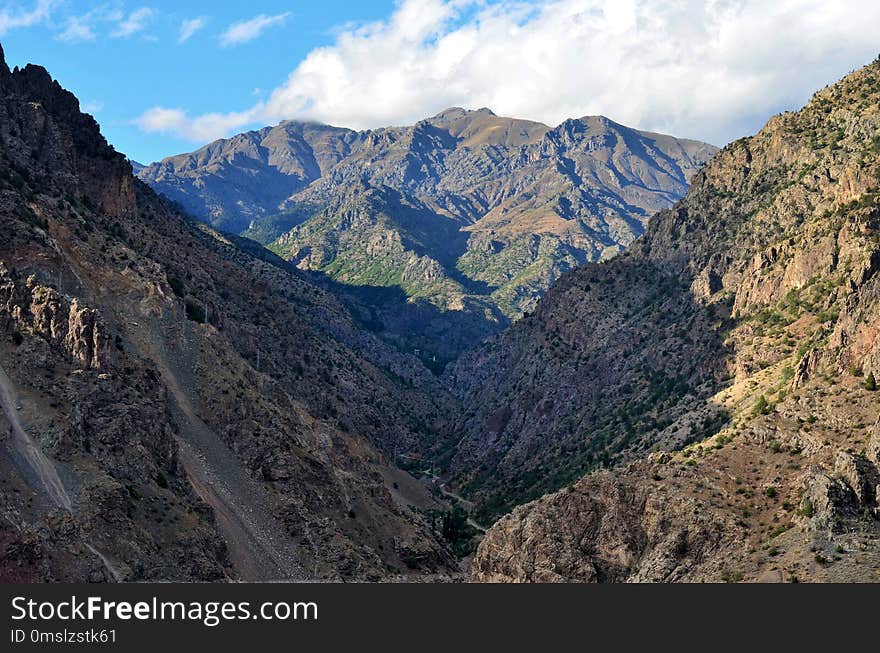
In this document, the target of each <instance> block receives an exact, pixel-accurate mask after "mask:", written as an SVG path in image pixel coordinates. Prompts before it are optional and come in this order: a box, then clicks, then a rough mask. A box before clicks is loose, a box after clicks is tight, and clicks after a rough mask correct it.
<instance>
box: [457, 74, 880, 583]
mask: <svg viewBox="0 0 880 653" xmlns="http://www.w3.org/2000/svg"><path fill="white" fill-rule="evenodd" d="M878 191H880V60H878V61H876V62H874V63H873V64H871V65H869V66H867V67H865V68H864V69H862V70H859V71H857V72H855V73H853V74H851V75H850V76H848V77H846V78H845V79H843V80H842V81H841V82H839V83H837V84H835V85H833V86H831V87H828V88H826V89H824V90H822V91H820V92H818V93H817V94H816V95H815V96H814V98H813V99H812V100H811V102H810V103H809V104H808V105H807V106H806V107H805V108H804V109H802V110H801V111H798V112H794V113H786V114H783V115H779V116H776V117H774V118H773V119H772V120H770V122H769V123H768V124H767V126H766V127H765V128H764V129H762V130H761V132H759V133H758V134H757V135H756V136H754V137H751V138H747V139H742V140H740V141H737V142H734V143H732V144H730V145H729V146H727V147H725V148H724V149H723V150H722V151H721V152H720V153H719V154H718V155H716V157H715V158H714V159H713V160H712V161H711V162H710V164H709V165H708V166H706V168H705V169H704V170H702V171H701V172H699V173H698V174H697V175H696V177H695V178H694V181H693V185H692V188H691V190H690V191H689V193H688V195H687V197H686V198H685V199H684V200H683V201H682V202H680V203H679V204H678V205H676V206H675V207H674V208H673V209H671V210H668V211H663V212H661V213H659V214H658V215H657V216H656V218H654V220H653V221H652V222H651V224H650V226H649V228H648V231H647V233H646V235H645V237H644V238H643V239H642V240H640V241H639V242H637V243H636V244H635V245H634V246H633V247H632V248H631V249H630V250H629V251H628V252H627V253H625V254H624V255H622V256H620V257H618V258H617V259H616V260H614V261H612V262H610V263H608V264H607V265H598V266H585V267H584V268H582V269H579V270H577V271H575V272H573V273H571V274H569V275H567V276H566V277H565V278H564V279H563V280H562V281H561V282H560V283H559V284H557V286H556V287H554V289H553V290H551V292H550V293H549V294H548V296H547V298H546V299H545V300H544V301H543V302H542V303H541V305H540V306H539V308H538V310H537V311H536V312H535V314H534V315H533V316H531V317H529V318H527V319H525V320H523V321H522V323H520V324H519V325H517V326H515V327H513V328H512V329H511V330H510V332H509V333H507V334H505V335H503V336H502V337H500V338H498V339H496V341H495V342H493V343H491V344H489V345H487V346H486V347H484V348H482V349H481V350H480V351H478V352H477V353H476V354H474V355H473V356H472V357H471V358H470V359H469V361H465V362H464V363H463V364H462V365H461V366H459V368H458V369H457V370H456V371H455V376H454V377H453V378H454V379H458V380H459V382H460V383H461V384H464V383H465V379H468V378H471V379H475V381H474V382H472V383H471V385H470V386H469V387H468V388H467V390H466V393H465V394H466V395H467V401H468V404H467V405H468V407H467V408H466V413H465V416H464V418H463V420H462V421H461V422H460V424H459V425H458V428H459V429H461V431H463V432H464V433H465V434H466V435H465V439H464V443H463V445H462V446H461V447H460V449H459V452H458V454H457V455H456V457H455V458H454V459H453V461H452V468H453V469H454V470H456V471H457V473H458V474H459V478H460V479H461V481H462V485H463V486H464V487H465V488H468V489H470V490H471V491H472V492H473V493H475V494H476V495H477V496H478V497H480V498H481V499H482V501H483V507H484V510H485V511H486V512H490V513H491V512H496V511H498V510H502V509H503V508H504V507H506V506H509V505H511V503H514V502H518V501H521V500H522V499H524V498H528V497H529V496H531V497H534V496H537V495H540V494H542V493H543V492H545V491H548V490H554V489H556V488H558V487H561V486H563V485H568V487H566V488H565V489H562V490H560V491H559V492H557V493H555V494H551V495H548V496H546V497H544V498H541V499H539V500H537V501H535V502H533V503H530V504H527V505H525V506H521V507H519V508H516V509H515V510H514V511H513V513H512V514H511V515H508V516H507V517H504V518H503V519H501V520H500V521H499V522H498V523H497V524H496V525H495V526H494V527H493V528H492V529H491V530H490V531H489V533H488V535H487V537H486V539H485V540H484V541H483V543H482V544H481V546H480V549H479V552H478V555H477V558H476V560H475V563H474V577H475V578H476V579H478V580H513V581H540V580H580V581H602V580H614V581H624V580H631V581H639V580H641V581H645V580H650V581H669V580H712V581H719V580H728V581H729V580H741V579H746V580H756V579H757V580H780V581H782V580H784V581H797V580H801V581H803V580H831V581H868V580H877V572H878V569H880V566H878V563H880V548H878V535H880V530H878V524H880V522H878V519H877V518H878V504H877V497H878V492H877V487H878V481H880V468H878V464H880V460H878V456H880V421H878V416H880V393H878V392H877V390H876V378H877V377H878V376H880V339H878V333H880V274H878V272H880V192H878ZM596 306H598V307H600V308H598V309H597V308H594V307H596ZM609 348H610V350H611V352H610V353H606V352H608V350H609ZM502 418H503V419H502ZM667 451H668V452H672V453H666V452H667ZM636 459H639V460H638V462H633V463H631V464H629V465H627V462H628V461H633V460H636ZM605 465H617V466H621V465H622V467H620V468H618V469H616V470H614V471H598V472H594V473H592V474H588V475H587V476H584V477H583V478H582V479H581V480H577V478H578V477H579V476H581V475H582V474H583V472H589V471H590V470H593V469H596V468H599V467H602V466H605ZM557 470H562V473H557ZM554 485H555V486H556V487H554Z"/></svg>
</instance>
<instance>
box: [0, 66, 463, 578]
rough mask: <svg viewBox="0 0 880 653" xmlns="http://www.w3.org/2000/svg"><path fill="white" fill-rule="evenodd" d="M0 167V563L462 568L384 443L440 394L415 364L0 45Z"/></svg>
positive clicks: (302, 570) (226, 569) (439, 402)
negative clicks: (141, 160)
mask: <svg viewBox="0 0 880 653" xmlns="http://www.w3.org/2000/svg"><path fill="white" fill-rule="evenodd" d="M0 162H2V163H0V233H2V235H3V237H2V238H0V400H2V415H0V434H2V435H0V451H2V455H0V467H2V473H0V479H2V480H0V498H2V502H0V503H2V510H3V516H4V519H3V520H0V542H2V546H0V577H2V578H3V579H4V580H53V581H54V580H69V581H81V580H127V581H136V580H173V579H176V580H220V579H224V578H240V579H251V580H253V579H282V578H288V579H305V578H316V577H318V578H336V579H344V578H351V579H383V578H390V577H395V576H397V575H399V574H408V575H419V576H424V575H426V574H433V573H438V574H441V575H444V576H448V575H449V574H450V573H451V572H454V570H455V562H454V560H453V558H452V557H451V555H450V554H449V553H448V551H447V550H446V548H445V545H444V544H443V543H442V542H441V540H440V538H439V536H437V535H436V534H435V533H434V532H433V531H432V529H431V528H430V526H429V525H428V524H427V522H426V521H425V520H424V519H423V518H422V517H421V515H420V514H419V513H418V511H417V510H416V509H414V508H413V507H412V505H413V504H416V505H419V506H422V507H424V506H429V507H430V506H435V505H436V502H435V501H434V499H433V498H432V497H431V496H430V495H429V494H428V493H427V492H426V491H425V490H424V489H423V488H422V487H421V486H420V485H419V484H418V483H415V482H414V481H413V480H412V479H411V478H410V477H408V476H407V475H406V474H405V473H403V472H401V471H399V470H396V469H394V468H393V467H391V466H390V465H389V463H388V462H386V457H385V453H383V452H388V453H394V452H396V451H407V450H409V448H411V447H412V446H414V443H417V442H420V441H422V440H423V439H424V438H426V437H429V436H430V435H431V434H432V433H435V432H436V430H437V429H438V428H439V424H440V420H441V417H442V416H443V415H445V414H447V413H448V412H449V410H450V409H449V408H448V402H449V401H450V400H449V398H448V397H447V396H446V395H445V393H444V392H443V391H442V389H441V388H440V387H439V385H438V384H437V382H436V380H435V378H434V377H433V375H431V374H430V373H429V372H427V370H425V369H424V368H423V367H422V366H421V365H420V364H419V363H418V361H417V360H416V359H414V358H412V357H409V356H404V355H401V354H399V353H397V352H395V351H394V350H391V349H389V348H388V347H387V346H386V345H384V344H383V343H382V342H380V341H379V340H377V339H376V338H374V337H373V336H372V335H370V334H369V333H367V332H364V331H363V330H362V329H360V328H359V327H358V326H357V324H356V322H355V320H354V319H353V318H352V317H351V315H350V314H349V313H348V312H347V310H346V309H345V308H344V307H343V306H342V305H341V304H340V303H339V302H338V301H337V300H336V299H334V298H333V297H332V296H331V295H329V294H327V293H326V292H325V291H323V290H321V289H320V288H317V287H316V286H314V285H313V284H311V283H310V282H309V281H307V280H306V279H304V278H303V276H302V275H301V274H299V273H297V272H296V271H295V270H292V269H290V268H289V266H287V265H286V264H284V263H283V262H282V261H280V260H279V259H277V258H275V257H272V256H271V255H269V254H268V253H266V252H265V251H264V250H262V249H261V248H258V249H259V251H256V252H252V251H249V248H248V247H247V246H246V243H241V242H238V241H233V240H230V239H229V238H226V237H223V236H221V235H219V234H217V233H216V232H213V231H212V230H210V229H209V228H207V227H204V226H203V225H199V224H198V223H191V222H190V221H188V219H187V218H185V217H184V216H182V215H181V214H178V213H176V212H175V211H174V210H171V209H169V208H168V207H167V206H166V204H165V203H163V202H162V201H161V200H160V199H159V198H158V197H157V196H156V195H155V194H154V192H153V191H152V190H150V189H149V188H148V187H147V186H145V185H144V184H143V183H142V182H140V181H139V180H137V179H136V178H135V177H133V176H132V169H131V165H130V164H129V163H128V162H127V161H126V159H125V157H123V156H122V155H121V154H118V153H116V152H115V151H113V149H112V148H110V147H109V146H108V145H107V143H106V142H105V141H104V139H103V137H101V135H100V133H99V130H98V126H97V124H95V122H94V120H93V119H92V118H91V117H89V116H87V115H85V114H82V113H81V112H80V111H79V105H78V102H77V100H76V98H74V97H73V96H72V95H71V94H70V93H68V92H66V91H64V90H63V89H62V88H61V87H60V86H59V85H58V84H57V83H56V82H54V81H53V80H52V79H51V78H50V76H49V75H48V73H47V72H46V71H45V70H44V69H42V68H40V67H38V66H32V65H29V66H27V67H25V68H24V69H22V70H18V69H16V70H15V71H9V70H8V68H7V67H6V64H5V63H0ZM401 488H403V489H401ZM436 507H438V508H442V506H436Z"/></svg>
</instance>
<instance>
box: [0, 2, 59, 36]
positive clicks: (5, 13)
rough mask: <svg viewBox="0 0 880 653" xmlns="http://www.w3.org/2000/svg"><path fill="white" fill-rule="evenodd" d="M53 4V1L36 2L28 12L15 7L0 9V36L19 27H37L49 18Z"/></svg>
mask: <svg viewBox="0 0 880 653" xmlns="http://www.w3.org/2000/svg"><path fill="white" fill-rule="evenodd" d="M54 4H55V2H54V0H37V2H36V4H34V7H33V9H30V10H28V9H22V8H21V7H20V6H17V5H16V6H8V5H7V6H6V7H4V8H3V9H0V36H4V35H5V34H6V33H7V32H9V31H10V30H13V29H17V28H19V27H33V26H34V25H39V24H40V23H42V22H44V21H45V20H47V19H48V18H49V16H50V14H51V11H52V6H53V5H54Z"/></svg>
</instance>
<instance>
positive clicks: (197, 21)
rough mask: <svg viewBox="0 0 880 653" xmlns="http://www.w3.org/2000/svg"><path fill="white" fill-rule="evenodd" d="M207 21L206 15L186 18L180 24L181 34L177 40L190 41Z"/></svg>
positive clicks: (180, 41) (181, 41)
mask: <svg viewBox="0 0 880 653" xmlns="http://www.w3.org/2000/svg"><path fill="white" fill-rule="evenodd" d="M207 23H208V19H207V18H205V17H204V16H199V17H198V18H190V19H187V20H184V21H183V22H182V23H181V24H180V35H179V36H178V37H177V42H178V43H185V42H186V41H189V40H190V39H191V38H192V36H193V35H194V34H195V33H196V32H198V31H199V30H201V29H202V28H203V27H204V26H205V25H206V24H207Z"/></svg>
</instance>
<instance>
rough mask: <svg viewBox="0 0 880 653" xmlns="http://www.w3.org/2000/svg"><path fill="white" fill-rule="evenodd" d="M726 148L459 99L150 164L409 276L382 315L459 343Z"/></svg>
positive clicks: (277, 132)
mask: <svg viewBox="0 0 880 653" xmlns="http://www.w3.org/2000/svg"><path fill="white" fill-rule="evenodd" d="M715 151H716V148H714V147H712V146H710V145H707V144H705V143H698V142H695V141H688V140H682V139H676V138H673V137H671V136H665V135H661V134H653V133H647V132H640V131H636V130H633V129H630V128H627V127H624V126H622V125H619V124H617V123H615V122H613V121H611V120H608V119H607V118H604V117H601V116H590V117H585V118H580V119H577V120H567V121H565V122H564V123H562V124H561V125H559V126H558V127H555V128H550V127H547V126H546V125H542V124H540V123H535V122H529V121H525V120H515V119H511V118H502V117H499V116H496V115H495V114H493V113H492V112H491V111H489V110H488V109H481V110H479V111H466V110H463V109H457V108H456V109H449V110H447V111H444V112H442V113H440V114H438V115H436V116H434V117H432V118H428V119H426V120H423V121H421V122H419V123H417V124H416V125H414V126H411V127H394V128H387V129H377V130H371V131H366V132H353V131H350V130H346V129H339V128H334V127H329V126H326V125H314V124H303V123H297V122H284V123H282V124H280V125H278V126H277V127H273V128H266V129H263V130H260V131H257V132H248V133H246V134H240V135H238V136H235V137H233V138H231V139H227V140H221V141H217V142H214V143H211V144H210V145H207V146H205V147H204V148H202V149H200V150H197V151H196V152H193V153H191V154H184V155H180V156H176V157H171V158H168V159H165V160H163V161H161V162H158V163H154V164H152V165H150V166H147V167H146V168H144V169H142V170H141V171H140V172H139V176H140V178H141V179H143V180H144V181H146V182H147V183H149V184H150V185H151V186H152V187H153V188H155V189H156V190H157V191H159V192H160V193H162V194H164V195H166V196H168V197H169V198H171V199H173V200H174V201H176V202H179V203H180V204H181V205H182V206H184V207H185V208H186V209H187V210H188V211H190V212H191V213H192V214H193V215H195V216H197V217H199V218H200V219H202V220H205V221H206V222H208V223H209V224H212V225H214V226H216V227H218V228H221V229H224V230H226V231H230V232H234V233H243V234H244V235H246V236H248V237H252V238H255V239H257V240H259V241H261V242H263V243H266V244H269V245H270V247H271V249H272V250H273V251H275V252H276V253H278V254H279V255H281V256H282V257H283V258H285V259H288V260H290V261H292V262H293V263H295V264H296V265H297V266H298V267H300V268H302V269H304V270H311V271H315V272H320V273H322V274H325V275H327V276H328V277H330V278H331V279H332V280H334V281H336V282H339V283H341V284H345V285H347V286H355V287H359V288H373V289H377V288H378V289H381V288H387V289H396V290H398V292H399V293H400V292H401V291H402V296H400V297H396V296H395V295H393V293H392V294H391V295H390V296H389V295H388V294H387V293H386V297H385V298H384V301H382V299H383V298H382V295H381V294H380V293H378V292H375V291H374V292H373V293H372V294H370V295H369V296H368V300H369V301H368V302H367V303H369V304H370V305H371V307H372V310H373V313H374V314H373V315H372V316H371V323H373V324H376V325H381V326H378V327H377V328H380V329H381V330H382V331H383V332H384V333H385V334H386V335H388V336H389V337H392V338H396V339H398V340H399V339H404V340H406V342H407V344H408V345H410V346H415V347H419V348H422V349H425V348H428V349H431V350H432V352H434V353H439V354H440V355H441V356H442V357H444V358H451V357H454V356H455V355H456V354H458V353H460V351H462V349H464V348H465V347H467V346H470V345H474V344H476V342H478V340H479V339H480V338H481V337H483V336H485V335H486V334H488V333H491V332H494V331H498V330H500V329H501V328H502V327H503V326H505V325H506V324H507V323H508V321H509V320H510V319H512V318H517V317H519V316H520V315H522V313H523V312H524V311H530V310H532V309H533V308H534V304H535V302H536V300H537V298H538V297H540V296H541V295H542V294H543V292H544V291H545V290H546V289H547V287H548V286H549V285H550V284H551V283H552V282H553V281H554V280H555V279H557V278H558V277H559V276H560V275H561V274H562V273H563V272H565V271H566V270H569V269H571V268H573V267H575V266H577V265H579V264H581V263H584V262H587V261H597V260H601V259H604V258H607V257H610V256H612V255H614V254H616V253H617V252H618V251H620V250H621V249H622V248H623V247H625V246H627V245H629V244H630V243H631V242H632V241H633V240H634V239H635V238H636V237H638V236H639V235H641V233H642V231H643V227H644V224H645V222H646V221H647V219H648V217H649V216H650V215H652V214H653V213H654V212H656V211H657V210H659V209H661V208H665V207H668V206H670V205H671V204H672V203H673V202H674V201H675V200H677V199H679V198H680V197H681V196H682V195H683V194H684V192H685V190H686V189H687V184H688V180H689V179H690V177H691V176H692V175H693V174H694V172H695V171H696V170H697V169H698V168H699V167H700V166H701V165H702V164H703V163H705V161H706V160H707V159H708V158H709V157H710V156H711V155H712V154H713V153H714V152H715ZM357 296H358V295H355V297H357ZM359 296H360V297H361V299H363V293H361V295H359ZM392 299H396V303H395V302H393V301H392ZM407 300H408V301H407ZM361 303H363V301H362V302H361ZM401 303H402V304H403V305H404V306H403V307H401V306H400V304H401ZM407 303H409V304H412V303H417V304H422V308H421V313H422V314H421V315H420V314H419V311H418V310H417V311H416V314H415V316H414V315H413V311H412V310H409V311H406V310H404V309H406V308H407V306H406V305H407ZM377 306H378V307H379V308H376V307H377ZM410 308H412V307H411V306H410ZM430 309H433V310H430ZM426 314H427V315H429V316H430V317H425V315H426ZM413 331H419V332H424V333H427V334H431V333H432V332H437V333H436V335H435V336H432V337H426V336H422V340H421V341H419V340H418V339H416V340H409V339H408V338H409V336H410V334H411V333H412V332H413Z"/></svg>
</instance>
